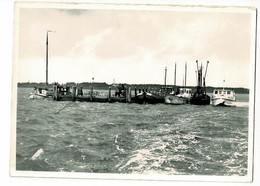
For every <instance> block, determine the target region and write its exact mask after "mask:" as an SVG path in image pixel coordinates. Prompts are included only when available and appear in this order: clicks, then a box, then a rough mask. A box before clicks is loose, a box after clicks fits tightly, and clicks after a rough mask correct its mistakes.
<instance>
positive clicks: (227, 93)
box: [211, 88, 236, 106]
mask: <svg viewBox="0 0 260 186" xmlns="http://www.w3.org/2000/svg"><path fill="white" fill-rule="evenodd" d="M211 101H212V105H214V106H234V102H235V101H236V94H235V91H234V90H230V89H224V88H223V89H215V90H214V91H213V95H212V98H211Z"/></svg>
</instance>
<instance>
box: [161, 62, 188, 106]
mask: <svg viewBox="0 0 260 186" xmlns="http://www.w3.org/2000/svg"><path fill="white" fill-rule="evenodd" d="M186 74H187V63H185V83H184V87H181V88H177V90H176V91H175V92H174V91H173V90H172V92H171V93H170V94H167V95H166V96H165V103H166V104H172V105H183V104H186V103H188V102H189V101H190V98H191V92H192V91H191V89H190V88H186V79H187V78H186V77H187V75H186ZM174 87H176V63H175V73H174Z"/></svg>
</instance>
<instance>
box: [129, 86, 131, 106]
mask: <svg viewBox="0 0 260 186" xmlns="http://www.w3.org/2000/svg"><path fill="white" fill-rule="evenodd" d="M128 102H129V103H131V87H128Z"/></svg>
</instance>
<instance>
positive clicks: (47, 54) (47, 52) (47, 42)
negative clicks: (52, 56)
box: [46, 30, 55, 85]
mask: <svg viewBox="0 0 260 186" xmlns="http://www.w3.org/2000/svg"><path fill="white" fill-rule="evenodd" d="M49 32H55V31H51V30H47V36H46V85H48V58H49V50H48V44H49V41H48V33H49Z"/></svg>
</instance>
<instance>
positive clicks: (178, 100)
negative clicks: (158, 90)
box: [165, 95, 187, 105]
mask: <svg viewBox="0 0 260 186" xmlns="http://www.w3.org/2000/svg"><path fill="white" fill-rule="evenodd" d="M186 102H187V100H186V99H185V98H182V97H178V96H174V95H169V96H166V97H165V103H166V104H171V105H183V104H185V103H186Z"/></svg>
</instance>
